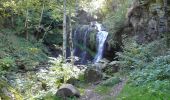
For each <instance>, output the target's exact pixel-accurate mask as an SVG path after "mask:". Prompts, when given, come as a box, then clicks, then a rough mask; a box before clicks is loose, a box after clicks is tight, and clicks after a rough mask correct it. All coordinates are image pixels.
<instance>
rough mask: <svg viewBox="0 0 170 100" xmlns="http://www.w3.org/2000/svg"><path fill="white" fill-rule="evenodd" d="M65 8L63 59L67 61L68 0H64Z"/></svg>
mask: <svg viewBox="0 0 170 100" xmlns="http://www.w3.org/2000/svg"><path fill="white" fill-rule="evenodd" d="M63 5H64V9H63V59H64V60H65V61H66V49H67V31H66V0H64V3H63Z"/></svg>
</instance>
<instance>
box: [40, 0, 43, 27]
mask: <svg viewBox="0 0 170 100" xmlns="http://www.w3.org/2000/svg"><path fill="white" fill-rule="evenodd" d="M43 13H44V2H43V7H42V10H41V16H40V21H39V27H40V26H41V22H42V17H43Z"/></svg>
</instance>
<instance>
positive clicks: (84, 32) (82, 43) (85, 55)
mask: <svg viewBox="0 0 170 100" xmlns="http://www.w3.org/2000/svg"><path fill="white" fill-rule="evenodd" d="M95 27H96V28H95ZM96 29H97V30H98V32H96ZM93 34H95V35H93ZM107 36H108V32H106V31H103V30H102V25H101V24H99V23H97V22H92V23H91V25H82V26H79V27H77V29H76V30H75V32H74V35H73V39H74V56H76V57H79V58H80V60H79V61H77V62H76V64H87V62H88V61H93V62H94V63H97V62H98V61H99V60H101V59H102V57H103V51H104V47H105V41H106V39H107ZM93 38H96V40H93V41H94V42H93V43H95V42H96V45H97V54H96V55H95V57H94V56H93V52H94V51H95V44H93V43H92V42H91V41H90V40H91V39H93ZM91 45H93V47H94V48H93V47H92V46H91Z"/></svg>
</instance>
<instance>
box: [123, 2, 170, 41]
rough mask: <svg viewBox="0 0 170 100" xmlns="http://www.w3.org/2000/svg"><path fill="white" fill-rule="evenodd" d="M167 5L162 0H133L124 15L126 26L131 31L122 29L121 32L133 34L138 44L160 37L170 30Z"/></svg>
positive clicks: (169, 12)
mask: <svg viewBox="0 0 170 100" xmlns="http://www.w3.org/2000/svg"><path fill="white" fill-rule="evenodd" d="M168 1H169V0H168ZM169 7H170V3H167V6H166V5H165V3H164V0H135V1H134V2H133V4H132V5H131V7H130V8H129V9H128V12H127V15H126V17H127V22H128V28H129V29H130V28H131V29H132V30H133V31H132V32H131V30H130V31H127V30H125V29H124V32H123V33H129V34H128V35H130V34H133V35H135V36H136V41H137V42H138V43H139V44H142V43H148V42H151V41H153V40H156V39H158V38H160V37H161V34H162V33H166V32H167V31H170V30H169V27H170V9H169ZM165 8H166V9H165Z"/></svg>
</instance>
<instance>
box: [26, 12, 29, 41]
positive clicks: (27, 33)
mask: <svg viewBox="0 0 170 100" xmlns="http://www.w3.org/2000/svg"><path fill="white" fill-rule="evenodd" d="M28 13H29V12H28V9H27V11H26V17H25V36H26V39H27V40H28Z"/></svg>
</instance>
